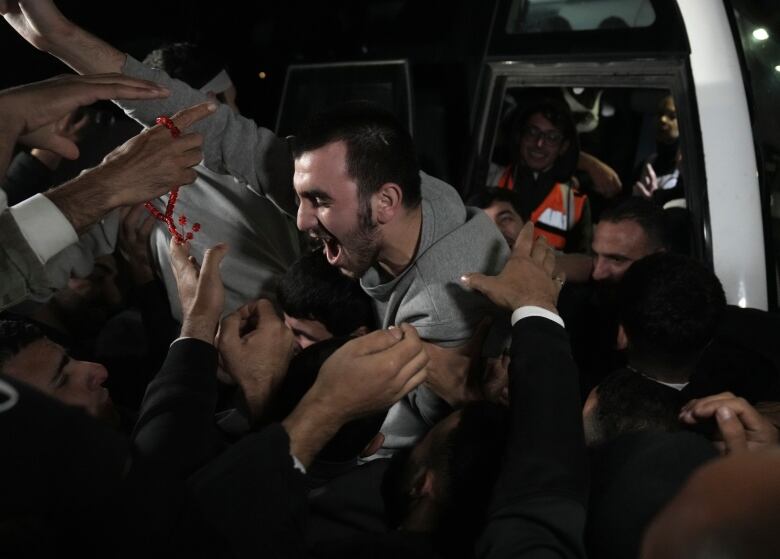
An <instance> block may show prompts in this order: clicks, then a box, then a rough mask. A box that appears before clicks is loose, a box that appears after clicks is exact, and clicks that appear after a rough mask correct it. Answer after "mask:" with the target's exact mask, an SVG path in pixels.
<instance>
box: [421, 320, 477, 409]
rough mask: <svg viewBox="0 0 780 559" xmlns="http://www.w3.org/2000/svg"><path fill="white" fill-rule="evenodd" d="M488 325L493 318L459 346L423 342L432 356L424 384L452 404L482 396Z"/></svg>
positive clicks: (455, 404) (457, 404)
mask: <svg viewBox="0 0 780 559" xmlns="http://www.w3.org/2000/svg"><path fill="white" fill-rule="evenodd" d="M489 328H490V319H488V318H485V319H483V320H482V322H481V323H480V324H479V326H478V327H477V330H476V332H475V333H474V335H473V336H472V337H471V339H470V340H468V341H467V342H466V343H464V344H461V345H460V346H458V347H441V346H438V345H436V344H433V343H431V342H423V346H424V347H425V352H426V353H427V354H428V357H429V358H430V362H429V363H428V367H427V372H428V379H427V380H426V381H425V384H426V385H427V386H429V387H430V388H431V390H433V391H434V392H435V393H436V394H438V395H439V396H440V397H441V398H443V399H444V401H446V402H447V403H448V404H449V405H450V406H452V407H459V406H461V405H463V404H465V403H466V402H469V401H472V400H478V399H481V398H482V391H481V389H480V382H481V379H480V378H479V377H480V376H481V374H482V371H480V367H479V365H480V364H481V356H482V345H483V343H484V341H485V336H486V335H487V333H488V330H489Z"/></svg>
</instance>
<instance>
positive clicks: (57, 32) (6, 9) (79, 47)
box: [0, 0, 125, 74]
mask: <svg viewBox="0 0 780 559" xmlns="http://www.w3.org/2000/svg"><path fill="white" fill-rule="evenodd" d="M0 13H2V15H3V17H4V18H5V20H6V21H7V22H8V23H9V24H10V25H11V26H12V27H13V28H14V29H16V31H17V33H19V34H20V35H21V36H22V37H24V38H25V39H26V40H27V42H28V43H30V44H31V45H32V46H34V47H35V48H37V49H38V50H42V51H46V52H48V53H49V54H52V55H53V56H56V57H57V58H59V59H60V60H62V61H63V62H64V63H65V64H67V65H68V66H70V67H71V68H73V69H74V70H75V71H76V72H78V73H79V74H103V73H107V72H119V71H121V69H122V65H123V64H124V62H125V54H124V53H123V52H120V51H118V50H117V49H115V48H114V47H112V46H111V45H109V44H108V43H106V42H105V41H103V40H102V39H100V38H98V37H95V36H94V35H92V34H91V33H89V32H87V31H86V30H84V29H82V28H80V27H79V26H78V25H75V24H74V23H73V22H71V21H70V20H69V19H68V18H66V17H65V16H64V15H63V14H62V12H60V11H59V9H57V6H55V5H54V2H52V1H51V0H0Z"/></svg>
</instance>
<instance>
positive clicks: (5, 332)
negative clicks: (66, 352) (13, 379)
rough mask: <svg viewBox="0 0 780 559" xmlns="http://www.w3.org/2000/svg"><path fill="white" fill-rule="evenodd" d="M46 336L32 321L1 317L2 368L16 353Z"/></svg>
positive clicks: (0, 364) (0, 361)
mask: <svg viewBox="0 0 780 559" xmlns="http://www.w3.org/2000/svg"><path fill="white" fill-rule="evenodd" d="M44 337H46V335H45V334H44V333H43V331H42V330H41V329H40V328H38V327H37V326H36V325H35V324H33V323H32V322H29V321H27V320H24V319H17V318H3V319H0V369H2V368H3V366H4V365H5V363H6V361H8V360H9V359H11V358H12V357H13V356H14V355H16V354H17V353H19V352H20V351H22V350H23V349H24V348H26V347H27V346H28V345H30V344H31V343H33V342H37V341H38V340H40V339H42V338H44Z"/></svg>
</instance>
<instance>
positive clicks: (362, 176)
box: [10, 1, 508, 449]
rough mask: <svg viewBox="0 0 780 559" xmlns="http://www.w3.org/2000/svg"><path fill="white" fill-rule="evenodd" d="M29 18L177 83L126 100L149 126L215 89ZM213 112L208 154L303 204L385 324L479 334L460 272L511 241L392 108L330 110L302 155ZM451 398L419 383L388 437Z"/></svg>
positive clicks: (312, 230) (31, 10) (301, 219)
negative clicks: (449, 179)
mask: <svg viewBox="0 0 780 559" xmlns="http://www.w3.org/2000/svg"><path fill="white" fill-rule="evenodd" d="M22 17H23V21H20V20H13V19H12V20H11V21H10V22H11V24H12V25H15V26H16V28H17V30H18V31H19V32H20V33H21V34H22V36H24V37H25V38H26V39H27V40H28V41H29V42H31V43H32V44H35V45H38V46H39V48H42V49H44V50H47V51H49V52H51V53H52V54H53V55H55V56H57V57H59V58H60V59H61V60H63V61H65V62H66V63H68V64H69V65H71V66H72V67H73V68H74V69H75V70H76V71H78V72H108V71H122V72H124V73H125V74H127V75H143V76H154V79H159V80H161V81H162V83H164V84H165V85H166V86H167V87H170V88H171V96H170V98H169V99H167V100H166V101H165V102H164V103H159V104H157V103H149V104H133V105H129V104H128V105H124V108H125V109H126V111H127V112H128V113H129V114H130V115H131V116H133V117H134V118H136V119H138V120H140V121H142V122H144V123H146V124H147V125H148V124H150V123H152V122H154V120H155V118H156V117H158V116H159V115H160V114H165V113H169V112H172V111H173V110H174V108H175V107H176V106H178V105H179V104H180V103H181V104H188V103H190V101H191V100H194V99H203V98H204V94H203V93H201V92H198V91H195V90H193V89H192V88H190V87H186V86H184V85H183V84H182V83H181V82H178V81H175V80H171V79H170V78H169V77H168V76H167V75H166V74H164V73H163V72H160V71H154V70H152V69H149V68H146V67H144V66H143V65H141V64H140V63H138V61H136V60H135V59H133V58H132V57H129V56H127V55H125V54H124V53H122V52H120V51H117V50H116V49H114V48H112V47H111V46H110V45H108V44H106V43H105V42H103V41H101V40H100V39H98V38H97V37H94V36H93V35H91V34H89V33H88V32H86V31H85V30H83V29H81V28H79V27H78V26H76V25H74V24H73V23H72V22H70V21H69V20H68V19H67V18H65V17H64V16H63V15H62V14H61V13H60V12H59V10H57V8H56V6H54V5H53V4H52V3H50V2H45V1H39V2H34V3H31V4H29V5H25V10H24V12H23V14H22ZM213 117H216V120H215V121H213V122H212V125H209V126H204V127H202V128H200V130H201V132H203V133H204V136H205V141H204V161H205V164H206V165H207V166H209V167H210V168H213V169H215V170H217V171H221V172H226V171H227V172H230V173H231V174H233V175H234V176H236V177H238V178H240V179H242V180H244V181H246V182H247V183H248V185H249V186H250V187H251V188H253V189H254V190H255V191H256V192H257V193H259V194H262V195H264V196H269V197H271V198H272V199H273V200H274V201H275V203H277V204H278V205H279V206H280V207H283V208H285V209H287V210H288V211H289V212H290V213H295V212H296V211H297V216H298V228H299V229H300V230H301V231H305V232H306V233H308V234H309V235H310V236H312V237H316V238H317V239H319V240H321V241H322V242H323V245H324V252H325V255H326V257H327V259H328V262H329V263H330V264H331V265H333V266H336V267H338V268H339V269H341V270H342V271H343V272H345V273H347V274H350V275H353V276H355V277H360V281H361V285H362V287H363V289H364V290H365V291H366V292H367V293H368V294H369V295H370V296H371V297H372V299H374V301H375V306H376V310H377V312H378V315H379V317H380V324H379V326H380V327H383V328H384V327H387V326H389V325H392V324H397V323H400V322H403V321H411V322H412V324H413V325H414V326H415V327H416V328H418V331H419V334H420V336H421V337H422V338H424V339H426V340H428V341H431V342H434V343H439V344H445V345H447V344H450V345H457V344H459V343H463V342H464V341H466V340H468V339H469V338H471V337H472V336H473V335H474V333H475V332H476V328H477V325H478V324H479V322H480V320H481V319H482V318H483V317H484V315H485V313H486V312H489V304H488V303H487V302H486V301H485V300H484V298H481V297H479V296H477V295H476V294H473V293H470V292H468V291H467V290H465V289H463V288H462V287H460V286H459V285H458V284H457V278H459V277H460V275H461V274H463V273H464V272H466V271H470V270H482V271H485V272H497V271H498V270H499V269H500V266H501V264H502V262H503V261H504V259H505V258H506V255H507V253H508V250H507V247H506V243H505V242H503V239H502V238H501V236H500V234H499V233H498V231H497V230H496V229H495V227H494V226H493V225H492V223H490V220H489V219H488V218H487V217H486V216H485V215H484V213H483V212H478V211H476V210H474V211H472V210H468V209H467V208H466V207H465V206H464V205H463V202H462V201H461V199H460V197H459V195H458V193H457V192H456V191H455V189H453V188H452V187H451V186H449V185H447V184H446V183H444V182H442V181H440V180H437V179H435V178H433V177H430V176H428V175H426V174H425V173H422V172H420V169H419V165H418V163H417V158H416V156H415V150H414V145H413V142H412V139H411V137H410V135H409V133H408V132H407V131H406V130H404V128H403V127H402V126H401V124H400V123H399V122H398V120H397V119H396V118H395V117H394V116H393V115H391V114H390V113H388V112H387V111H384V110H382V109H379V108H377V107H376V106H374V105H370V104H366V103H350V104H345V105H343V106H340V107H337V108H335V109H332V110H330V111H327V112H325V113H322V114H320V115H318V116H316V117H314V118H313V119H312V120H311V121H310V122H309V124H308V125H307V126H305V127H304V128H303V129H302V130H300V131H299V132H300V133H299V134H298V136H297V137H296V138H295V139H294V140H293V141H292V143H291V147H292V152H293V159H294V161H291V159H290V157H289V147H288V144H286V143H285V142H284V141H283V140H282V139H281V138H278V137H277V136H275V135H274V134H273V133H272V132H271V131H269V130H266V129H263V128H258V127H257V125H256V124H255V123H254V122H252V121H251V120H249V119H245V118H242V117H241V116H239V115H236V114H235V113H233V112H232V111H231V110H229V109H227V108H225V107H221V108H220V109H218V110H217V111H216V113H215V114H214V115H213ZM293 163H294V164H293ZM291 179H292V180H291ZM291 183H292V185H294V190H293V188H291ZM296 197H297V199H298V201H299V206H298V208H297V210H296V208H295V203H294V202H295V198H296ZM203 225H204V227H206V226H208V224H203ZM496 352H497V351H496ZM447 409H448V406H447V405H446V403H445V402H444V401H443V400H441V399H440V398H439V397H438V396H437V395H436V394H435V393H433V391H431V390H430V389H428V388H427V387H422V388H421V389H419V390H415V391H414V392H413V393H412V394H411V395H409V396H408V397H407V398H405V399H404V400H403V401H402V402H401V403H399V405H398V406H397V408H396V409H395V410H392V411H391V413H390V414H389V416H388V424H387V425H386V426H385V428H384V429H383V432H385V433H386V435H387V437H386V441H385V442H386V445H387V447H388V448H390V449H397V448H401V447H403V446H408V445H410V444H413V442H414V441H415V440H416V439H417V438H419V437H420V436H421V435H422V434H423V433H424V432H425V431H426V430H427V429H428V428H429V427H430V425H431V424H432V423H434V422H435V421H436V420H437V419H438V418H440V417H441V416H442V415H444V414H446V412H447Z"/></svg>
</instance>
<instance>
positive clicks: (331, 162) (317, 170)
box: [293, 141, 354, 193]
mask: <svg viewBox="0 0 780 559" xmlns="http://www.w3.org/2000/svg"><path fill="white" fill-rule="evenodd" d="M346 155H347V151H346V144H344V142H342V141H339V142H332V143H330V144H326V145H324V146H322V147H320V148H317V149H314V150H311V151H306V152H303V153H302V154H301V155H300V156H299V157H297V158H296V159H295V162H294V164H295V173H294V175H293V185H294V186H295V190H296V191H297V192H298V193H301V192H307V191H310V190H313V189H317V190H321V191H331V190H333V191H338V190H340V189H341V188H343V185H345V184H346V183H353V184H354V181H353V180H352V178H351V177H350V176H349V173H348V171H347V159H346Z"/></svg>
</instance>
